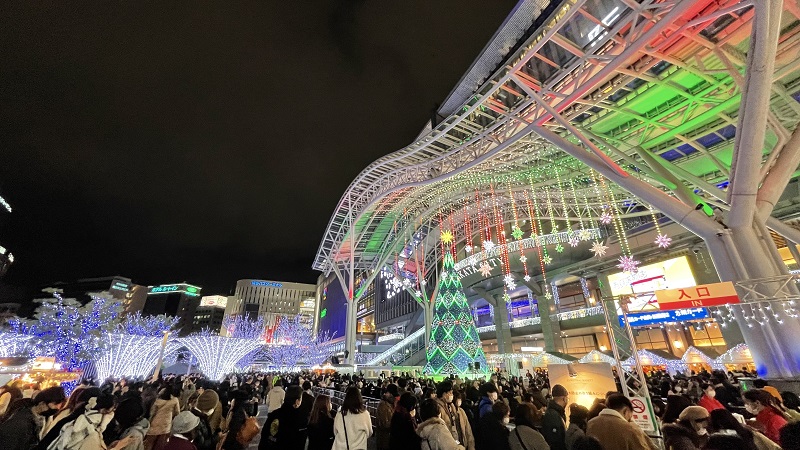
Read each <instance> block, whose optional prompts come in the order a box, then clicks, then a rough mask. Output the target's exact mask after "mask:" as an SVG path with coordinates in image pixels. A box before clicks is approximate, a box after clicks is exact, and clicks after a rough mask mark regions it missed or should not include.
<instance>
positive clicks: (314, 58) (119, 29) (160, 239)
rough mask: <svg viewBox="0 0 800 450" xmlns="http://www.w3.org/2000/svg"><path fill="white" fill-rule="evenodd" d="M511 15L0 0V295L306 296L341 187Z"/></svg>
mask: <svg viewBox="0 0 800 450" xmlns="http://www.w3.org/2000/svg"><path fill="white" fill-rule="evenodd" d="M515 3H516V2H515V1H514V0H491V1H486V0H460V1H457V0H433V1H431V0H427V1H417V0H413V1H411V0H403V1H386V0H380V1H379V0H372V1H366V0H329V1H313V0H300V1H286V0H283V1H273V0H270V1H262V2H230V1H217V2H213V3H212V2H207V1H195V0H192V1H185V0H174V1H172V0H171V1H165V2H140V1H124V0H116V1H106V2H79V1H78V2H75V1H63V2H29V1H22V2H8V3H7V4H5V5H4V6H3V8H2V9H1V10H0V194H2V195H3V196H4V197H5V198H6V199H7V200H8V201H9V203H11V205H12V207H14V212H13V214H11V215H6V217H5V218H4V220H3V221H2V222H0V245H3V246H6V247H8V248H9V249H10V250H11V251H12V252H14V254H15V256H16V259H17V261H16V262H15V264H14V265H13V266H12V267H11V269H10V271H9V273H8V274H7V275H6V277H5V279H4V283H6V284H7V285H14V286H25V287H39V286H42V285H45V284H48V283H51V282H53V281H58V280H64V281H67V280H74V279H77V278H83V277H96V276H107V275H117V274H119V275H123V276H127V277H130V278H132V279H133V281H134V282H136V283H139V284H160V283H171V282H178V281H188V282H190V283H195V284H198V285H201V286H203V287H204V292H205V293H227V292H228V291H229V290H230V289H231V287H232V286H233V285H234V283H235V281H236V280H237V279H241V278H250V277H252V278H266V279H277V280H286V281H300V282H315V280H316V277H317V275H318V273H317V272H315V271H313V270H311V263H312V260H313V257H314V255H315V253H316V250H317V247H318V245H319V242H320V239H321V236H322V233H323V231H324V229H325V227H326V225H327V223H328V219H329V218H330V215H331V212H332V211H333V208H334V207H335V206H336V203H337V202H338V201H339V198H340V197H341V195H342V193H343V192H344V190H345V189H346V187H347V186H348V184H349V183H350V182H351V181H352V180H353V178H354V177H355V176H356V175H357V174H358V172H360V171H361V170H362V169H363V168H364V167H366V166H367V165H368V164H369V163H370V162H371V161H373V160H375V159H377V158H379V157H380V156H383V155H385V154H387V153H390V152H392V151H395V150H397V149H400V148H402V147H403V146H405V145H407V144H409V143H410V142H411V140H412V139H413V138H414V137H415V136H416V135H417V134H418V133H419V131H420V130H421V128H422V126H423V125H424V123H425V121H426V120H428V118H429V117H430V114H431V110H432V108H433V106H434V104H435V103H439V102H442V101H443V100H444V98H445V97H446V96H447V94H448V93H449V92H450V90H451V89H452V88H453V87H454V86H455V84H456V83H457V82H458V80H459V79H460V77H461V75H463V73H464V72H465V71H466V69H467V68H468V67H469V65H470V63H471V62H472V60H473V59H474V58H475V57H476V56H477V55H478V53H479V52H480V50H481V49H482V48H483V46H484V45H485V44H486V43H487V41H488V40H489V38H490V37H491V36H492V34H493V33H494V31H495V30H496V29H497V27H498V26H499V25H500V24H501V23H502V21H503V19H504V18H505V16H506V15H507V14H508V13H509V12H510V11H511V9H512V8H513V6H514V4H515ZM0 292H8V290H6V291H0Z"/></svg>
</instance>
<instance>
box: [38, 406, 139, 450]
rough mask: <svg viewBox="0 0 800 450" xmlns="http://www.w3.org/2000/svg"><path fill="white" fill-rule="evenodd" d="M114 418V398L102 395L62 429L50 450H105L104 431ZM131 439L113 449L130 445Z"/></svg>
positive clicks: (118, 442)
mask: <svg viewBox="0 0 800 450" xmlns="http://www.w3.org/2000/svg"><path fill="white" fill-rule="evenodd" d="M113 418H114V397H113V396H112V395H110V394H100V395H99V396H98V397H92V398H90V399H89V401H88V402H87V403H86V412H84V413H83V414H81V415H80V416H78V418H77V419H75V421H73V422H72V423H68V424H66V425H64V427H63V428H61V432H60V433H59V435H58V438H56V440H55V441H54V442H53V443H52V444H50V447H49V449H50V450H105V449H107V448H108V447H106V444H105V442H104V441H103V431H105V429H106V426H108V424H109V423H110V422H111V420H112V419H113ZM129 441H130V439H129V438H125V439H120V440H119V441H117V442H116V443H115V445H114V446H112V448H114V449H120V448H124V447H125V446H127V445H128V443H129Z"/></svg>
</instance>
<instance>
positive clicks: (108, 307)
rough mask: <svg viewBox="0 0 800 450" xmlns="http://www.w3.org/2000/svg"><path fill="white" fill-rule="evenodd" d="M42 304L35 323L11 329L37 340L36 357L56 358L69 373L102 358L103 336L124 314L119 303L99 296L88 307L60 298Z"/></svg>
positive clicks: (20, 321) (17, 324)
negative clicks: (100, 356) (99, 356)
mask: <svg viewBox="0 0 800 450" xmlns="http://www.w3.org/2000/svg"><path fill="white" fill-rule="evenodd" d="M41 303H42V304H41V306H39V307H38V308H36V312H35V315H34V317H35V319H33V320H23V319H14V320H12V321H11V326H12V329H13V330H14V331H15V332H16V333H17V334H23V335H30V336H33V337H34V340H35V341H36V343H37V346H36V347H37V350H36V356H49V357H55V358H56V362H57V363H60V364H61V365H62V367H64V368H65V369H67V370H70V371H71V370H78V369H83V368H85V367H86V366H87V365H88V363H89V361H91V360H92V359H95V358H96V357H97V356H98V355H102V353H103V351H104V350H105V349H106V348H107V344H108V343H107V342H106V340H105V339H104V335H105V334H106V333H108V332H109V331H111V330H113V329H114V327H115V326H116V324H117V323H118V318H119V315H120V313H121V312H122V306H121V305H120V303H119V302H117V301H115V300H113V299H110V298H106V297H104V296H99V295H94V296H92V300H91V301H90V302H89V303H87V304H86V305H81V304H80V303H78V301H76V300H74V299H64V298H62V297H61V296H60V295H59V294H55V298H49V299H45V300H42V301H41Z"/></svg>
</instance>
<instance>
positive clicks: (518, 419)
mask: <svg viewBox="0 0 800 450" xmlns="http://www.w3.org/2000/svg"><path fill="white" fill-rule="evenodd" d="M573 406H575V405H573ZM583 409H586V408H583ZM570 413H571V414H574V409H573V408H572V407H570ZM587 413H588V410H587ZM570 417H572V416H571V415H570ZM541 422H542V412H541V411H540V410H538V409H536V407H535V406H533V404H532V403H522V404H520V405H519V406H517V411H516V413H515V415H514V423H515V424H516V428H514V431H513V432H511V434H510V435H509V436H508V444H509V445H510V446H511V450H524V449H525V448H527V449H531V450H532V449H537V450H538V449H548V448H550V447H549V446H548V445H547V441H545V440H544V436H542V434H541V433H539V432H538V431H537V430H536V425H537V424H540V423H541ZM584 430H585V427H584Z"/></svg>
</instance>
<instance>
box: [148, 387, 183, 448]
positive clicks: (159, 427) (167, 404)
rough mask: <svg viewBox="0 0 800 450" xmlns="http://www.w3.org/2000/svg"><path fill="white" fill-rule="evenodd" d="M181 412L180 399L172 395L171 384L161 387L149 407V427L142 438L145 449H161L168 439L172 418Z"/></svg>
mask: <svg viewBox="0 0 800 450" xmlns="http://www.w3.org/2000/svg"><path fill="white" fill-rule="evenodd" d="M180 412H181V405H180V400H179V399H178V397H176V396H175V395H173V389H172V386H170V385H167V386H166V387H164V388H162V390H161V393H160V394H159V396H158V398H157V399H156V401H155V402H153V406H152V407H151V408H150V429H149V430H148V431H147V436H146V437H145V440H144V448H145V450H162V449H163V448H164V445H166V443H167V440H168V439H169V434H170V430H171V429H172V419H174V418H175V416H177V415H178V414H180Z"/></svg>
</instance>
